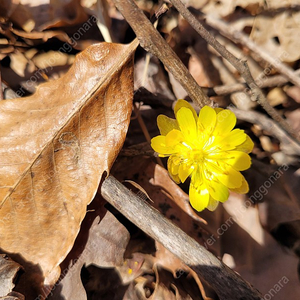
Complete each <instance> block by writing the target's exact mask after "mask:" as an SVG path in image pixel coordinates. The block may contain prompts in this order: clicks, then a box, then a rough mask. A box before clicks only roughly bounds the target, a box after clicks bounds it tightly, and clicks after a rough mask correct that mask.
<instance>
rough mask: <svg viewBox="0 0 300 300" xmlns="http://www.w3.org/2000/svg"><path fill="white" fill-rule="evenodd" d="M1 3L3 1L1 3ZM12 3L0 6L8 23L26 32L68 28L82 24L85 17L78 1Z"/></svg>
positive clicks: (20, 0)
mask: <svg viewBox="0 0 300 300" xmlns="http://www.w3.org/2000/svg"><path fill="white" fill-rule="evenodd" d="M2 2H3V1H2ZM11 2H12V3H7V2H6V1H4V4H2V3H1V4H0V7H4V8H5V9H6V10H4V11H5V14H4V13H2V11H1V15H3V16H5V17H9V19H10V21H12V22H13V23H15V24H17V25H18V27H20V28H22V29H23V30H25V31H26V32H31V31H32V30H33V29H35V30H44V29H48V28H52V27H58V26H70V25H74V24H78V23H81V22H83V21H84V20H85V19H86V18H87V15H86V13H85V12H84V9H83V7H82V6H81V5H80V1H79V0H67V1H63V2H62V1H53V0H52V1H41V0H34V1H32V0H18V1H17V0H15V1H11Z"/></svg>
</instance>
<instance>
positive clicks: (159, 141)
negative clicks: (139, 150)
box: [151, 135, 176, 157]
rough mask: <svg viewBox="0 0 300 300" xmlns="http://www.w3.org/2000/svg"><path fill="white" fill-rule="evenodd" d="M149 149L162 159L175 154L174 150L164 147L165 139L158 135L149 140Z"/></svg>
mask: <svg viewBox="0 0 300 300" xmlns="http://www.w3.org/2000/svg"><path fill="white" fill-rule="evenodd" d="M151 147H152V148H153V150H154V151H155V152H157V153H158V154H159V155H160V156H162V157H165V156H169V155H171V154H173V153H176V150H175V149H173V148H172V147H167V146H166V137H165V136H163V135H158V136H156V137H154V138H153V139H151Z"/></svg>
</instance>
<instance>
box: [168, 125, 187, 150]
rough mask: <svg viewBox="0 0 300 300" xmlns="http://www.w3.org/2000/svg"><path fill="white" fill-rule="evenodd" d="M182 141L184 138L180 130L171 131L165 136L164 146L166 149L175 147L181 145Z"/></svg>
mask: <svg viewBox="0 0 300 300" xmlns="http://www.w3.org/2000/svg"><path fill="white" fill-rule="evenodd" d="M183 141H184V136H183V134H182V132H181V131H180V130H177V129H172V130H171V131H170V132H169V133H168V134H167V135H166V140H165V143H166V146H167V147H175V146H176V145H177V144H181V143H182V142H183Z"/></svg>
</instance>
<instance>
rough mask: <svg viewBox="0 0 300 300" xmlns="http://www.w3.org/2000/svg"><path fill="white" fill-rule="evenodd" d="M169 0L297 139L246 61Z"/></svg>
mask: <svg viewBox="0 0 300 300" xmlns="http://www.w3.org/2000/svg"><path fill="white" fill-rule="evenodd" d="M170 2H171V3H172V4H173V5H174V6H175V7H176V9H177V10H178V11H179V12H180V14H181V15H182V16H183V17H184V18H185V19H186V20H187V22H188V23H189V24H190V25H191V26H192V27H193V28H194V29H195V30H196V31H197V32H198V33H199V34H200V35H201V37H202V38H203V39H205V40H206V41H207V43H209V44H210V45H211V46H212V47H213V48H214V49H215V50H216V51H218V53H220V54H221V55H222V57H224V58H225V59H226V60H227V61H228V62H230V63H231V64H232V65H233V66H234V67H235V68H236V69H237V70H238V72H239V73H240V74H241V76H242V77H243V78H244V80H245V82H246V83H247V85H248V86H249V88H250V90H251V93H252V98H253V99H254V100H255V101H257V102H258V103H259V104H260V105H261V106H262V107H263V108H264V110H265V111H266V112H267V113H268V114H269V115H270V116H271V117H272V118H273V119H274V120H276V122H278V123H279V124H280V126H281V127H282V128H283V129H284V130H285V131H286V132H288V133H289V134H290V135H291V136H292V137H294V138H295V140H298V139H297V136H296V134H295V133H294V132H293V130H292V129H291V127H290V126H289V124H288V123H287V122H286V121H285V120H284V119H283V118H282V117H281V116H280V115H279V114H278V112H277V111H276V110H275V109H274V108H273V107H272V106H271V105H270V104H269V103H268V101H267V99H266V97H265V96H264V94H263V92H262V91H261V89H260V88H259V87H258V85H257V84H256V82H255V81H254V79H253V77H252V75H251V73H250V70H249V67H248V64H247V62H246V61H242V60H240V59H238V58H237V57H235V56H234V55H233V54H232V53H231V52H229V51H228V50H227V49H226V48H225V47H224V46H223V45H221V44H220V43H219V42H218V41H217V40H216V39H215V38H214V37H213V36H212V35H211V34H210V33H209V32H208V31H207V30H206V29H205V28H204V27H203V26H202V24H201V23H200V22H199V21H198V20H197V19H196V17H195V16H194V15H193V14H192V13H191V12H190V11H189V10H188V9H187V8H186V7H185V5H184V4H183V3H182V2H181V1H180V0H170Z"/></svg>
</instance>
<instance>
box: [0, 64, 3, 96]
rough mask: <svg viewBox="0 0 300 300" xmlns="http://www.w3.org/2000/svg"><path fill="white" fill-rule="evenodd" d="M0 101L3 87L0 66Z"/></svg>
mask: <svg viewBox="0 0 300 300" xmlns="http://www.w3.org/2000/svg"><path fill="white" fill-rule="evenodd" d="M0 88H1V89H0V101H1V100H3V89H2V77H1V68H0Z"/></svg>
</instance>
